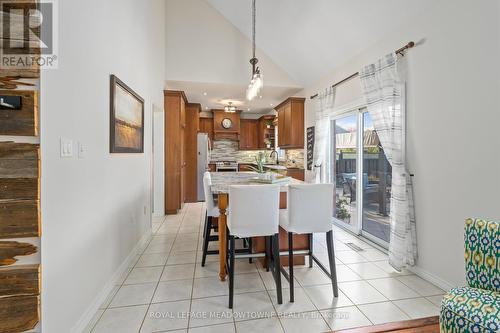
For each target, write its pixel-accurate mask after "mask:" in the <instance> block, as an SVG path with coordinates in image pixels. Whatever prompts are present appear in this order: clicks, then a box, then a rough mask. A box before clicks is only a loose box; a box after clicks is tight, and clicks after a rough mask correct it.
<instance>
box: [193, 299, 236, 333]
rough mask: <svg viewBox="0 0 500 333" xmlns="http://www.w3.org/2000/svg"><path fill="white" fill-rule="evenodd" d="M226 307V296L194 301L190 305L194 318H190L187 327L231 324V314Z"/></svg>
mask: <svg viewBox="0 0 500 333" xmlns="http://www.w3.org/2000/svg"><path fill="white" fill-rule="evenodd" d="M228 305H229V303H228V297H227V296H221V297H208V298H200V299H194V300H193V301H192V303H191V313H193V315H194V317H193V318H191V320H190V322H189V326H190V327H198V326H207V325H215V324H223V323H232V322H233V313H232V311H231V309H229V307H228Z"/></svg>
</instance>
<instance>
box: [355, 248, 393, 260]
mask: <svg viewBox="0 0 500 333" xmlns="http://www.w3.org/2000/svg"><path fill="white" fill-rule="evenodd" d="M358 253H359V254H361V255H362V256H363V257H365V258H366V259H367V260H369V261H377V260H387V259H388V258H389V257H388V255H387V254H385V253H383V252H382V251H379V250H377V249H365V250H364V251H361V252H358Z"/></svg>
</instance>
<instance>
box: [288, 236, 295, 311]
mask: <svg viewBox="0 0 500 333" xmlns="http://www.w3.org/2000/svg"><path fill="white" fill-rule="evenodd" d="M288 271H289V273H288V275H289V278H290V302H293V301H294V286H293V284H294V283H293V234H292V233H291V232H289V233H288Z"/></svg>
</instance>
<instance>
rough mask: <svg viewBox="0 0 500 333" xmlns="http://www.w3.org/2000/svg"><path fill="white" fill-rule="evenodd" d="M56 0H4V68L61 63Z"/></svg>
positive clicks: (0, 10) (0, 7)
mask: <svg viewBox="0 0 500 333" xmlns="http://www.w3.org/2000/svg"><path fill="white" fill-rule="evenodd" d="M56 5H57V4H56V2H55V0H40V1H37V0H0V14H1V16H0V23H1V24H0V38H1V44H0V57H1V58H0V69H1V68H4V69H23V68H25V69H33V68H37V67H40V68H56V67H57V52H56V51H57V38H56V31H57V24H56V23H57V6H56Z"/></svg>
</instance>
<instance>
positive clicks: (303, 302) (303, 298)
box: [268, 286, 316, 316]
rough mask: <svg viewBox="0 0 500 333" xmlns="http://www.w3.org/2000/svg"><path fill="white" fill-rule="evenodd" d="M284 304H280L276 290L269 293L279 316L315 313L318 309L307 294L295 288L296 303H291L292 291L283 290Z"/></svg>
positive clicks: (299, 288)
mask: <svg viewBox="0 0 500 333" xmlns="http://www.w3.org/2000/svg"><path fill="white" fill-rule="evenodd" d="M282 292H283V294H282V295H283V304H278V299H277V294H276V290H271V291H268V293H269V296H271V301H272V302H273V305H274V307H275V309H276V311H278V315H279V316H290V315H292V314H294V313H300V312H307V311H314V310H316V307H315V306H314V304H313V303H312V302H311V300H310V299H309V297H308V296H307V294H306V292H305V291H304V289H303V288H301V287H297V286H296V287H295V288H294V298H295V301H294V302H293V303H292V302H289V300H290V289H283V290H282Z"/></svg>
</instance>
